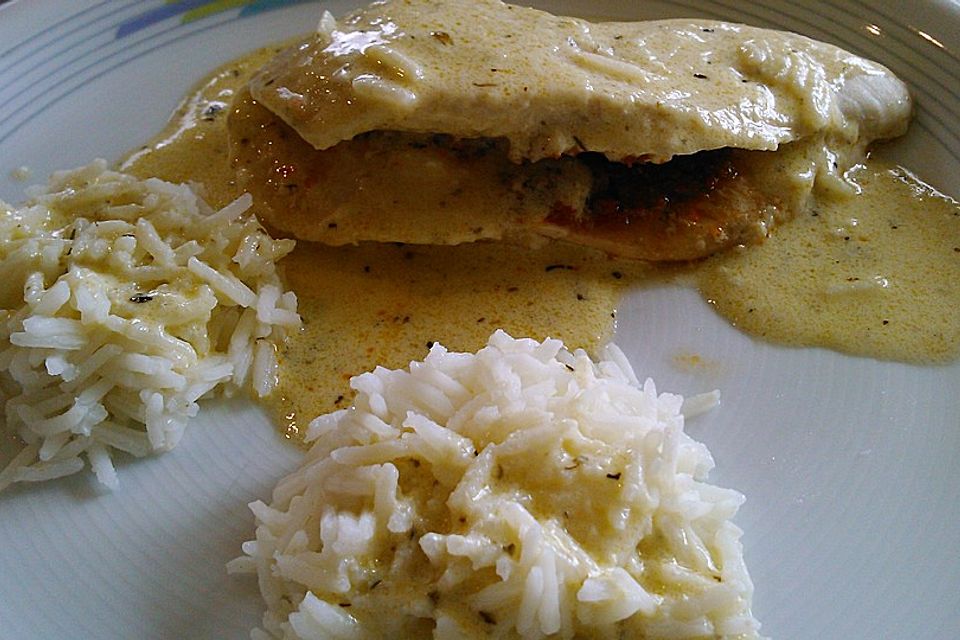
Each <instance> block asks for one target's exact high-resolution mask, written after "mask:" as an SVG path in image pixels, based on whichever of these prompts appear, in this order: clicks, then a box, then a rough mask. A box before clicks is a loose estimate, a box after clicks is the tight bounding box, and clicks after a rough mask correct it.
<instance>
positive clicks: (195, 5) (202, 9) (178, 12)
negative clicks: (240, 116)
mask: <svg viewBox="0 0 960 640" xmlns="http://www.w3.org/2000/svg"><path fill="white" fill-rule="evenodd" d="M307 1H309V0H167V2H165V3H164V4H163V5H161V6H158V7H155V8H153V9H150V10H148V11H144V12H143V13H141V14H139V15H137V16H134V17H133V18H131V19H129V20H126V21H124V22H122V23H120V25H119V26H118V27H117V34H116V38H117V39H118V40H119V39H120V38H123V37H125V36H128V35H130V34H131V33H136V32H137V31H140V30H141V29H146V28H147V27H150V26H153V25H154V24H157V23H158V22H162V21H164V20H168V19H170V18H174V17H176V16H180V23H181V24H186V23H188V22H193V21H194V20H199V19H201V18H206V17H207V16H212V15H215V14H217V13H222V12H224V11H229V10H231V9H237V8H239V9H240V11H239V13H238V14H237V17H239V18H242V17H245V16H249V15H255V14H258V13H264V12H266V11H271V10H273V9H279V8H280V7H284V6H289V5H293V4H301V3H303V2H307Z"/></svg>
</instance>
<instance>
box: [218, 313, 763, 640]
mask: <svg viewBox="0 0 960 640" xmlns="http://www.w3.org/2000/svg"><path fill="white" fill-rule="evenodd" d="M605 354H607V355H608V357H606V358H605V359H603V360H601V361H599V362H593V361H591V360H590V358H589V357H588V356H587V355H586V354H585V353H583V352H573V353H571V352H568V351H566V350H565V349H564V348H563V345H562V344H561V343H560V342H558V341H556V340H547V341H544V342H543V343H538V342H535V341H533V340H523V339H521V340H515V339H513V338H512V337H510V336H509V335H507V334H505V333H503V332H497V333H495V334H494V335H492V336H491V337H490V340H489V342H488V344H487V346H486V347H485V348H484V349H481V350H480V351H479V352H478V353H476V354H455V353H449V352H447V351H446V349H444V348H443V347H442V346H440V345H434V346H433V348H432V349H431V350H430V353H429V354H428V355H427V357H426V358H425V359H424V361H423V362H417V363H411V365H410V367H409V368H408V369H406V370H388V369H384V368H379V367H378V368H377V369H375V370H374V371H372V372H370V373H365V374H362V375H360V376H357V377H355V378H354V379H353V380H352V381H351V386H352V387H353V388H354V389H356V390H357V396H356V399H355V401H354V404H353V406H352V407H350V408H349V409H347V410H341V411H337V412H334V413H331V414H328V415H325V416H320V417H318V418H317V419H315V420H314V421H313V422H311V424H310V427H309V429H308V434H307V439H308V441H309V442H311V443H312V447H311V449H310V451H309V453H308V454H307V456H306V459H305V461H304V463H303V465H302V467H301V468H300V469H299V470H297V471H296V472H294V473H293V474H291V475H289V476H288V477H287V478H285V479H283V480H282V481H281V482H280V483H278V485H277V487H276V488H275V490H274V493H273V500H272V503H271V504H270V505H269V506H268V505H266V504H264V503H263V502H259V501H258V502H255V503H252V504H251V505H250V508H251V510H252V511H253V513H254V516H255V518H256V521H257V526H256V537H255V540H253V541H250V542H247V543H244V545H243V547H242V550H243V553H244V554H245V555H244V556H243V557H242V558H240V559H237V560H234V561H232V562H231V563H230V565H229V569H230V570H231V571H232V572H249V571H255V572H256V573H257V578H258V583H259V585H260V590H261V593H262V595H263V599H264V601H265V603H266V606H267V610H266V612H265V613H264V616H263V629H262V630H256V631H254V633H253V634H252V637H254V638H267V637H270V638H282V639H284V640H320V639H326V638H333V637H344V638H347V637H358V638H360V637H362V638H405V637H411V638H413V637H418V638H419V637H430V636H431V635H432V637H434V638H500V639H517V638H520V639H523V640H535V639H536V640H539V639H540V638H545V637H548V636H549V637H558V638H605V639H606V638H621V637H636V638H647V639H650V640H653V639H667V638H691V637H710V638H740V639H749V638H757V637H758V629H759V623H757V621H756V620H755V619H754V617H753V615H752V614H751V611H750V606H751V599H752V592H753V585H752V583H751V582H750V577H749V575H748V573H747V570H746V566H745V564H744V562H743V552H742V549H741V546H740V542H739V538H740V535H741V532H740V530H739V529H738V528H737V527H736V526H734V525H733V524H732V523H731V522H730V520H729V519H730V518H731V517H732V516H733V515H734V514H735V512H736V510H737V508H738V507H739V506H740V504H741V503H742V502H743V496H741V495H740V494H738V493H737V492H735V491H731V490H729V489H722V488H720V487H715V486H711V485H709V484H707V483H706V476H707V473H708V472H709V471H710V469H711V468H712V466H713V460H712V458H711V457H710V454H709V452H708V451H707V449H706V448H705V447H704V446H703V445H702V444H700V443H697V442H695V441H694V440H692V439H691V438H690V437H689V436H687V435H686V434H685V433H684V431H683V426H684V414H683V413H682V412H681V409H682V408H683V407H684V406H686V408H687V409H689V410H690V411H691V412H702V411H705V410H707V409H708V408H709V407H710V406H715V405H716V403H717V401H718V400H719V396H718V394H716V393H711V394H703V395H701V396H695V397H694V399H693V400H692V402H691V403H690V404H688V405H684V404H683V398H681V397H680V396H677V395H673V394H666V393H658V392H657V390H656V386H655V385H654V384H653V382H652V381H651V380H647V381H645V382H643V383H642V384H641V383H640V382H639V380H638V378H637V377H636V374H635V373H634V372H633V370H632V368H631V367H630V365H629V363H628V362H627V360H626V358H625V357H624V356H623V354H622V352H620V351H619V350H618V349H616V347H614V346H610V347H609V348H607V349H606V350H605Z"/></svg>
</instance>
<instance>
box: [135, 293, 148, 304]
mask: <svg viewBox="0 0 960 640" xmlns="http://www.w3.org/2000/svg"><path fill="white" fill-rule="evenodd" d="M151 300H153V296H151V295H148V294H146V293H137V294H134V295H132V296H130V302H132V303H134V304H143V303H144V302H150V301H151Z"/></svg>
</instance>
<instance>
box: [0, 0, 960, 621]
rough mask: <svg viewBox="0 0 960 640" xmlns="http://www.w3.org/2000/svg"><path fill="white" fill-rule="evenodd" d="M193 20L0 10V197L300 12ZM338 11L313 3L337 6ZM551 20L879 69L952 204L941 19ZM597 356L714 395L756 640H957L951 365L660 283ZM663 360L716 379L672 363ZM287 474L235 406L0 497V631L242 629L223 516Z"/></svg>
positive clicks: (902, 12)
mask: <svg viewBox="0 0 960 640" xmlns="http://www.w3.org/2000/svg"><path fill="white" fill-rule="evenodd" d="M207 4H211V3H207V2H198V1H195V0H192V1H184V2H180V3H170V2H162V1H160V0H151V1H149V2H142V1H133V0H112V1H93V0H85V1H83V2H79V1H76V0H59V1H54V0H48V1H47V2H43V3H39V2H26V1H25V0H20V1H14V2H12V3H8V4H4V5H3V6H2V7H0V197H2V198H4V199H7V200H12V201H18V200H19V199H20V198H21V195H22V190H23V186H24V185H23V184H22V183H20V182H17V181H16V180H14V179H13V178H12V177H11V176H10V174H9V172H10V171H11V170H13V169H16V168H17V167H20V166H21V165H25V166H27V167H29V168H30V169H31V171H32V180H33V181H41V180H43V179H45V176H46V174H47V173H48V172H49V171H51V170H55V169H60V168H67V167H72V166H75V165H79V164H85V163H86V162H88V161H89V160H91V159H92V158H94V157H106V158H111V159H113V158H117V157H118V156H119V155H120V154H121V153H122V152H123V151H125V150H126V149H128V148H129V147H131V146H133V145H136V144H138V143H141V142H143V141H144V140H146V139H147V138H148V137H149V136H150V135H151V134H152V133H153V132H154V131H156V130H158V129H159V128H160V126H161V125H162V124H163V122H164V121H165V118H166V117H167V115H168V114H169V112H170V111H171V110H172V109H173V107H174V106H175V105H176V103H177V101H178V99H179V98H180V96H181V95H182V94H183V93H184V92H185V91H186V90H187V89H188V88H189V87H190V85H191V84H192V83H193V82H195V81H196V80H198V79H199V78H200V77H201V76H202V75H203V74H204V73H205V72H206V71H208V70H210V69H212V68H213V67H214V66H215V65H217V64H219V63H221V62H225V61H226V60H228V59H230V58H231V57H234V56H236V55H238V54H240V53H242V52H243V51H245V50H247V49H250V48H252V47H254V46H257V45H260V44H265V43H267V42H269V41H272V40H276V39H279V38H282V37H285V36H288V35H292V34H295V33H297V32H301V31H305V30H307V29H309V28H310V27H311V26H312V25H313V24H314V23H315V22H316V19H317V16H318V8H317V6H316V5H315V4H312V3H306V4H292V3H283V2H277V1H271V0H261V1H260V2H245V3H237V2H220V3H213V4H219V5H231V4H232V5H234V8H232V9H227V10H225V11H220V12H214V13H212V14H210V15H208V16H207V17H205V18H202V19H196V20H184V17H185V15H186V14H184V13H183V12H182V11H183V10H184V9H185V8H187V7H188V6H193V7H196V6H199V5H207ZM238 4H241V5H245V6H243V7H237V6H236V5H238ZM281 4H286V5H289V6H284V7H280V8H278V7H277V5H281ZM351 4H353V3H350V2H331V3H329V4H328V6H329V8H330V9H331V10H333V11H334V12H335V13H340V12H342V11H343V10H344V9H345V8H346V7H348V6H350V5H351ZM551 7H552V8H553V9H556V10H558V11H568V12H580V13H588V14H591V15H606V16H611V17H625V18H626V17H630V18H634V17H662V16H671V17H677V16H685V15H686V16H692V15H700V16H708V17H721V18H725V19H732V20H738V21H744V22H750V23H753V24H757V25H761V26H775V27H785V28H790V29H793V30H797V31H800V32H802V33H805V34H807V35H811V36H814V37H818V38H821V39H825V40H829V41H833V42H835V43H837V44H840V45H842V46H845V47H847V48H850V49H852V50H854V51H858V52H860V53H863V54H865V55H867V56H869V57H872V58H875V59H878V60H880V61H882V62H884V63H886V64H888V65H889V66H890V67H892V68H893V69H894V70H895V71H896V72H898V73H899V74H900V75H901V76H902V77H904V78H905V79H906V80H907V81H908V82H909V83H910V84H911V87H912V89H913V91H914V95H915V96H916V98H917V103H918V105H919V113H918V118H917V122H916V123H915V125H914V126H913V128H912V130H911V132H910V134H909V135H908V137H907V139H906V140H905V141H904V142H902V143H899V144H898V145H897V146H896V147H894V149H893V150H892V154H893V155H894V156H895V159H897V160H899V161H901V162H903V163H904V164H906V165H908V166H910V167H911V168H913V169H915V170H916V171H917V172H918V173H919V174H920V175H921V176H922V177H924V178H925V179H927V180H928V181H930V182H932V183H933V184H935V185H936V186H938V187H940V188H942V189H944V190H945V191H947V192H948V193H950V194H952V195H954V196H960V158H958V153H960V139H958V137H960V93H958V91H960V90H958V87H960V82H958V79H957V72H956V71H955V70H956V69H957V68H960V65H958V61H957V54H956V51H955V50H953V47H954V46H955V44H956V34H957V33H958V32H960V6H958V5H957V4H956V3H950V2H946V1H945V0H940V1H934V0H926V1H924V2H915V3H910V4H906V3H898V2H894V1H893V0H891V1H889V2H879V1H877V2H872V3H867V2H863V1H861V0H849V1H847V0H832V1H830V2H827V1H816V0H814V1H811V2H806V3H803V6H802V7H801V6H795V4H794V3H791V2H769V3H766V4H763V5H761V4H749V3H740V2H735V1H734V0H716V1H713V2H693V1H692V0H690V1H679V0H677V1H670V2H645V3H638V2H632V1H631V2H628V1H626V0H625V1H623V2H614V1H608V2H599V1H593V2H591V1H590V0H579V1H573V0H571V1H567V2H559V3H554V4H553V5H551ZM743 7H747V8H743ZM908 7H909V8H908ZM208 8H209V7H208ZM270 8H272V10H263V9H270ZM257 9H261V10H262V11H259V12H258V11H256V10H257ZM177 11H180V13H177ZM151 16H152V17H153V18H154V21H152V22H151V21H150V20H148V19H147V18H149V17H151ZM164 16H166V17H164ZM121 25H126V26H121ZM118 28H119V30H118ZM957 302H960V301H957ZM618 341H619V342H620V343H621V344H622V345H623V346H624V347H625V348H626V350H627V353H628V354H629V355H630V356H631V358H632V360H633V361H634V363H635V364H636V367H637V369H638V370H639V371H640V372H641V373H642V374H649V375H651V376H653V377H654V378H655V379H656V380H657V381H658V383H659V384H660V387H661V388H662V389H665V390H673V391H677V392H680V393H684V394H690V393H695V392H699V391H703V390H708V389H712V388H720V389H721V390H722V391H723V393H724V398H725V400H724V404H723V406H722V407H721V408H720V409H719V410H718V411H715V412H714V413H713V414H711V415H708V416H706V417H705V418H703V419H701V420H699V421H697V422H696V423H694V424H692V425H690V431H691V433H692V434H693V435H694V436H695V437H697V438H699V439H702V440H704V441H706V442H707V444H708V445H709V446H710V448H711V450H712V451H713V453H714V455H715V457H716V460H717V463H718V469H717V471H716V472H715V473H714V475H713V479H714V480H715V481H716V482H718V483H720V484H723V485H726V486H732V487H736V488H738V489H740V490H741V491H743V492H744V493H746V494H747V497H748V501H747V504H746V505H745V506H744V507H743V509H742V510H741V512H740V514H739V516H738V518H737V522H738V523H739V524H740V525H741V526H742V527H743V528H744V529H745V530H746V535H745V536H744V543H745V546H746V555H747V562H748V565H749V567H750V568H751V572H752V575H753V577H754V580H755V582H756V587H757V593H756V599H755V604H756V607H755V611H756V614H757V616H758V617H759V619H760V620H761V621H762V622H763V623H764V632H765V633H766V634H767V635H770V636H772V637H775V638H836V639H844V640H847V639H850V638H929V639H934V638H935V639H938V640H940V639H947V638H957V637H960V553H958V551H957V550H958V549H960V500H958V499H957V494H958V489H960V480H958V473H960V464H958V457H957V456H958V453H960V401H958V398H960V365H958V364H953V365H950V366H945V367H915V366H907V365H901V364H896V363H886V362H877V361H874V360H870V359H864V358H852V357H847V356H842V355H838V354H835V353H831V352H826V351H823V350H817V349H786V348H780V347H775V346H771V345H766V344H761V343H758V342H756V341H753V340H751V339H749V338H747V337H745V336H743V335H741V334H740V333H738V332H737V331H735V330H733V329H731V328H730V327H729V326H728V325H727V324H726V323H725V322H724V321H723V320H721V319H720V318H718V317H717V316H715V315H714V314H713V313H712V311H711V310H710V309H709V308H708V307H707V306H706V305H705V304H704V303H702V302H701V301H700V299H699V298H698V297H697V296H696V294H695V293H692V292H690V291H686V290H681V289H674V288H669V287H668V288H661V289H655V290H652V291H645V292H643V293H642V294H641V293H635V294H633V295H630V296H629V297H628V298H627V299H626V300H625V302H624V305H623V309H622V311H621V314H620V325H619V331H618ZM680 353H697V354H699V355H701V356H702V357H703V358H705V359H707V360H709V361H710V362H713V363H716V366H715V367H712V368H707V369H706V370H702V371H699V372H695V373H691V372H689V371H683V370H680V369H678V368H677V367H676V366H675V365H674V362H675V356H676V355H678V354H680ZM297 458H298V452H297V451H296V450H293V449H292V448H290V447H288V446H286V445H285V444H284V443H283V442H282V441H281V440H280V439H279V438H278V437H277V436H276V435H275V433H274V431H273V430H272V429H271V427H270V425H269V424H268V423H267V421H266V419H265V417H264V415H263V414H262V413H261V412H260V411H259V410H258V409H257V408H255V407H252V406H249V405H246V404H243V403H233V404H222V405H208V406H207V407H206V409H205V410H204V412H203V413H202V415H201V416H200V417H199V418H198V419H197V420H196V421H195V422H194V424H192V425H191V427H190V428H189V430H188V433H187V435H186V437H185V439H184V441H183V443H182V444H181V446H180V447H179V448H178V449H177V450H175V451H174V452H173V453H171V454H168V455H166V456H162V457H160V458H155V459H150V460H146V461H136V462H130V463H126V464H122V465H121V468H120V477H121V488H120V490H119V491H117V492H115V493H106V492H103V491H101V490H100V489H99V488H97V487H96V486H95V482H93V480H92V478H89V477H87V476H79V477H74V478H69V479H66V480H61V481H55V482H52V483H48V484H45V485H40V486H26V487H19V488H15V489H13V490H10V491H7V492H5V493H3V494H0V638H3V639H11V640H13V639H28V638H29V639H31V640H37V639H46V638H121V637H122V638H238V637H246V634H247V630H248V629H249V628H250V627H251V626H253V625H255V624H256V623H257V622H258V620H259V615H260V603H259V598H258V595H257V592H256V586H255V584H254V581H253V580H250V579H247V578H237V577H229V576H227V575H226V573H225V571H224V569H223V565H224V563H225V562H226V561H227V560H229V559H230V558H231V557H233V556H235V555H236V554H237V553H238V552H239V545H240V542H241V541H242V540H244V539H245V538H247V537H248V536H249V535H250V534H251V530H252V517H251V515H250V514H249V512H248V511H247V509H246V506H245V505H246V503H247V502H249V501H251V500H253V499H255V498H266V497H267V496H268V495H269V490H270V488H271V487H272V484H273V483H274V481H275V480H276V479H277V478H278V477H279V476H280V475H282V474H283V473H284V472H285V471H287V470H289V469H291V468H292V467H293V466H294V465H295V464H296V462H297Z"/></svg>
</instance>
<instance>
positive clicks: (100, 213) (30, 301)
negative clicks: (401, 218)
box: [0, 160, 300, 490]
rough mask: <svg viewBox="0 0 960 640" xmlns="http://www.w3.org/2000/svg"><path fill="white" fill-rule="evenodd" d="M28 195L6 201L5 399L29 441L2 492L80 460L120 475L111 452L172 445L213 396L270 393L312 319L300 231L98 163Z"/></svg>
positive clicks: (9, 426) (246, 200) (1, 237)
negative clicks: (291, 283) (296, 237)
mask: <svg viewBox="0 0 960 640" xmlns="http://www.w3.org/2000/svg"><path fill="white" fill-rule="evenodd" d="M28 193H29V194H30V197H31V200H30V201H29V202H28V203H26V204H25V205H24V206H23V207H22V208H20V209H14V208H12V207H9V206H7V205H2V203H0V271H2V273H0V276H2V280H0V340H2V341H3V344H2V345H0V401H2V402H3V403H4V413H5V415H6V424H5V427H4V428H5V430H6V433H4V437H8V436H9V435H11V434H12V435H14V436H17V437H19V438H20V439H21V440H22V441H23V443H24V447H23V448H22V450H21V451H20V452H19V453H18V454H16V455H15V456H14V458H13V459H12V460H11V461H10V462H9V463H7V465H6V466H5V467H4V468H3V471H0V490H2V489H3V488H5V487H7V486H9V485H10V484H11V483H13V482H18V481H24V482H26V481H40V480H45V479H50V478H55V477H59V476H62V475H67V474H70V473H75V472H77V471H79V470H80V469H82V468H83V467H84V466H85V465H84V459H83V458H84V457H85V458H86V459H87V461H89V463H90V466H91V467H92V469H93V471H94V472H95V474H96V477H97V478H98V479H99V480H100V481H101V482H103V483H105V484H107V485H108V486H115V485H116V471H115V469H114V467H113V463H112V461H111V459H110V452H111V450H113V449H115V450H121V451H126V452H128V453H130V454H132V455H134V456H138V457H139V456H144V455H147V454H149V453H156V452H161V451H166V450H169V449H171V448H173V447H174V446H175V445H176V444H177V443H178V442H179V441H180V438H181V437H182V436H183V432H184V428H185V426H186V424H187V422H188V421H189V419H190V418H191V417H193V416H195V415H196V413H197V411H198V410H199V407H198V405H197V401H198V400H200V399H201V398H203V397H206V396H209V395H211V394H214V393H223V394H225V395H232V394H235V393H237V392H238V391H240V390H241V389H252V390H254V391H255V392H256V394H257V395H258V396H261V397H262V396H264V395H267V394H268V393H270V391H271V390H272V389H273V387H274V386H275V385H276V379H277V378H276V366H277V365H276V355H275V349H276V345H277V344H279V343H280V342H281V341H282V340H283V339H284V336H285V335H286V333H287V332H288V331H291V330H295V329H296V328H297V327H298V326H299V323H300V318H299V316H298V315H297V314H296V296H294V295H293V294H292V293H291V292H286V293H284V292H283V289H282V283H281V281H280V276H279V273H278V271H277V265H276V262H277V261H278V260H279V259H280V258H282V257H283V256H284V255H286V254H287V253H289V252H290V250H291V249H292V248H293V242H292V241H290V240H274V239H272V238H271V237H270V236H269V235H267V233H266V232H265V231H264V230H263V229H262V228H261V227H260V225H259V223H258V222H257V221H256V219H255V218H254V217H253V216H252V215H250V213H249V208H250V206H251V204H252V198H251V197H250V196H249V195H245V196H242V197H240V198H238V199H237V200H236V201H234V202H233V203H231V204H229V205H227V206H226V207H224V208H223V209H222V210H220V211H219V212H216V211H213V210H211V209H210V207H208V206H207V205H206V203H204V202H203V200H201V199H200V198H199V197H198V196H197V195H196V194H195V193H194V192H193V191H192V190H191V189H190V187H189V186H186V185H176V184H171V183H167V182H163V181H161V180H158V179H153V178H152V179H148V180H139V179H137V178H135V177H133V176H129V175H125V174H122V173H117V172H114V171H109V170H108V169H107V167H106V163H105V162H104V161H102V160H99V161H96V162H94V163H92V164H90V165H89V166H86V167H81V168H79V169H75V170H71V171H63V172H57V173H55V174H54V175H52V176H51V178H50V180H49V182H48V184H47V186H46V187H45V188H43V187H38V188H31V189H30V190H29V191H28ZM113 202H123V204H121V205H114V204H112V203H113ZM71 212H73V213H71ZM244 247H251V248H255V249H250V250H247V251H245V252H243V261H244V264H243V265H240V264H238V263H237V262H236V261H235V260H233V258H232V256H235V255H239V253H240V252H242V250H243V248H244ZM215 292H216V293H215ZM264 295H265V296H266V301H263V300H261V297H262V296H264ZM246 307H250V308H251V309H248V313H245V314H244V315H241V314H240V312H239V311H240V310H241V309H243V308H246ZM254 308H255V309H263V310H264V313H263V317H262V318H261V319H260V322H257V321H256V317H255V316H256V312H255V311H254ZM251 380H253V381H254V383H255V384H254V385H251V383H250V381H251ZM81 456H82V457H81Z"/></svg>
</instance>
